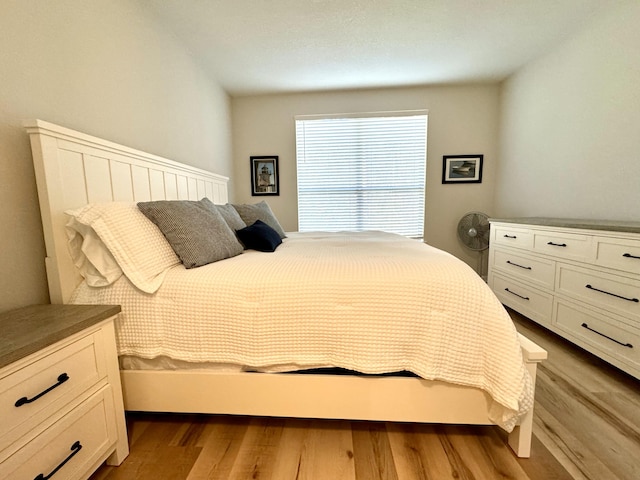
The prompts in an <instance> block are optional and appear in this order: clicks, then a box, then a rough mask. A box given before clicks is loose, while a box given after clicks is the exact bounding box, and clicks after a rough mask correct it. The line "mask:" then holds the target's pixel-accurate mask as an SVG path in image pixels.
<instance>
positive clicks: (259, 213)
mask: <svg viewBox="0 0 640 480" xmlns="http://www.w3.org/2000/svg"><path fill="white" fill-rule="evenodd" d="M233 208H235V209H236V210H237V212H238V213H239V214H240V217H241V218H242V220H243V221H244V223H246V224H247V225H253V224H254V223H255V222H256V220H260V221H261V222H264V223H266V224H267V225H269V226H270V227H271V228H273V229H274V230H275V231H276V232H278V235H280V238H286V237H287V236H286V235H285V233H284V230H283V229H282V227H281V226H280V223H278V220H277V219H276V216H275V215H274V214H273V212H272V211H271V207H269V204H268V203H267V202H265V201H264V200H263V201H262V202H260V203H256V204H253V205H247V204H244V205H233Z"/></svg>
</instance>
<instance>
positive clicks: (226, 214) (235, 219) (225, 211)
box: [200, 197, 247, 232]
mask: <svg viewBox="0 0 640 480" xmlns="http://www.w3.org/2000/svg"><path fill="white" fill-rule="evenodd" d="M200 202H201V203H202V204H204V205H205V206H206V207H207V208H209V210H212V209H216V210H218V212H220V214H221V215H222V218H224V220H225V222H227V225H229V228H230V229H231V230H232V231H233V232H235V231H236V230H240V229H242V228H244V227H246V226H247V224H246V223H244V221H243V220H242V218H240V215H239V214H238V211H237V210H236V209H235V208H233V205H231V204H230V203H227V204H226V205H215V204H214V203H213V202H212V201H211V200H209V199H208V198H206V197H205V198H203V199H202V200H200Z"/></svg>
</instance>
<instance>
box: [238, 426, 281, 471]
mask: <svg viewBox="0 0 640 480" xmlns="http://www.w3.org/2000/svg"><path fill="white" fill-rule="evenodd" d="M283 428H284V420H282V419H270V418H263V417H256V418H252V419H251V420H249V427H248V428H247V431H246V433H245V436H244V438H243V440H242V444H241V445H240V451H239V452H238V455H237V457H236V461H235V463H234V464H233V467H232V468H231V472H229V477H228V480H246V479H251V478H260V479H263V480H268V479H271V478H273V477H272V470H273V466H274V464H275V458H276V453H277V451H278V443H279V442H280V437H281V436H282V431H283Z"/></svg>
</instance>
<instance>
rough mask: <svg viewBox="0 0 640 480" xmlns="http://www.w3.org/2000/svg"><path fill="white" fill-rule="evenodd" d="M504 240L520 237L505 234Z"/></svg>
mask: <svg viewBox="0 0 640 480" xmlns="http://www.w3.org/2000/svg"><path fill="white" fill-rule="evenodd" d="M504 238H518V237H516V236H515V235H507V234H505V235H504Z"/></svg>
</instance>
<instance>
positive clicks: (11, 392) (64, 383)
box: [0, 332, 107, 450]
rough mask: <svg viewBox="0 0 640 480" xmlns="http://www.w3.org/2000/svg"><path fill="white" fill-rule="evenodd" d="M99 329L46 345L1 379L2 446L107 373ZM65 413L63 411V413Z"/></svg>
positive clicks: (78, 395) (57, 409) (74, 398)
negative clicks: (66, 341)
mask: <svg viewBox="0 0 640 480" xmlns="http://www.w3.org/2000/svg"><path fill="white" fill-rule="evenodd" d="M101 339H102V338H101V335H100V332H96V333H93V334H91V335H88V336H85V337H83V338H80V339H79V340H77V341H75V342H73V343H71V344H67V345H65V346H59V347H58V348H55V347H52V348H50V349H45V350H43V351H42V352H40V353H38V354H36V355H34V356H32V357H27V358H25V359H24V362H19V363H17V364H16V368H15V369H11V370H9V372H10V373H9V374H8V375H6V376H4V377H3V378H1V379H0V418H2V423H3V425H2V433H0V450H2V449H4V448H5V447H7V446H8V445H10V444H11V443H13V442H14V441H15V440H16V439H17V438H18V437H20V436H22V435H23V434H24V433H25V432H26V431H28V430H30V429H31V428H33V427H35V426H36V425H38V424H39V423H41V422H42V421H44V420H45V419H48V418H50V417H52V416H53V415H55V413H56V412H57V411H59V410H60V409H62V408H64V406H65V405H67V404H69V403H72V402H73V401H74V400H76V402H75V403H76V404H77V403H79V402H80V401H81V399H79V397H80V396H81V395H82V394H83V392H85V391H87V389H89V388H90V387H92V386H94V385H96V384H97V383H98V382H100V380H101V379H103V378H105V377H106V375H107V369H106V365H105V358H104V357H105V353H104V351H103V342H102V341H101ZM60 415H62V413H61V414H60Z"/></svg>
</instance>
